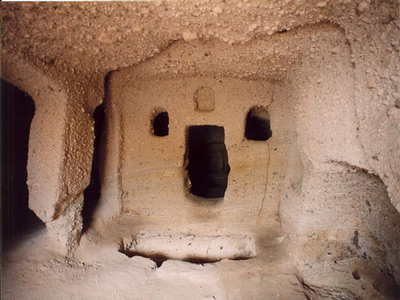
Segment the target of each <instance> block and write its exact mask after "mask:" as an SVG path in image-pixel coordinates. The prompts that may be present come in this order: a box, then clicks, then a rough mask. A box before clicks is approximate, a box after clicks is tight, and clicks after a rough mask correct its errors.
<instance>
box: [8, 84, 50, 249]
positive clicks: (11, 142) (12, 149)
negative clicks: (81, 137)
mask: <svg viewBox="0 0 400 300" xmlns="http://www.w3.org/2000/svg"><path fill="white" fill-rule="evenodd" d="M1 113H2V129H1V134H2V138H1V141H2V145H1V149H2V152H1V153H2V160H1V163H2V172H1V176H2V181H1V185H2V195H1V199H2V200H1V208H2V243H3V249H7V248H9V247H10V246H11V245H12V244H13V242H14V241H15V240H16V239H17V238H18V237H20V236H22V235H24V234H27V233H30V232H32V231H34V230H36V229H38V228H44V223H43V222H42V221H41V220H40V219H39V218H38V217H37V216H36V215H35V213H34V212H33V211H31V210H30V209H29V201H28V199H29V193H28V186H27V184H26V181H27V169H26V167H27V162H28V148H29V147H28V146H29V132H30V126H31V122H32V119H33V116H34V114H35V103H34V101H33V99H32V98H31V97H30V96H29V95H28V94H27V93H25V92H23V91H21V90H20V89H18V88H17V87H15V86H14V85H12V84H10V83H8V82H6V81H4V80H2V81H1Z"/></svg>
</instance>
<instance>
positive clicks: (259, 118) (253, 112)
mask: <svg viewBox="0 0 400 300" xmlns="http://www.w3.org/2000/svg"><path fill="white" fill-rule="evenodd" d="M271 136H272V131H271V123H270V117H269V113H268V111H267V110H266V109H265V108H263V107H260V106H257V107H253V108H252V109H250V111H249V113H248V114H247V118H246V129H245V137H246V138H247V139H248V140H253V141H266V140H268V139H269V138H270V137H271Z"/></svg>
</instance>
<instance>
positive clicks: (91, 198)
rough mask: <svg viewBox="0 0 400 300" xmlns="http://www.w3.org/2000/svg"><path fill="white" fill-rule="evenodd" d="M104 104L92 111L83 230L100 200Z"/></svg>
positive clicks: (91, 218) (86, 228)
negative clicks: (88, 181)
mask: <svg viewBox="0 0 400 300" xmlns="http://www.w3.org/2000/svg"><path fill="white" fill-rule="evenodd" d="M104 110H105V108H104V105H103V104H101V105H99V106H97V107H96V109H95V110H94V112H93V119H94V135H95V137H94V149H93V161H92V171H91V175H90V183H89V185H88V187H87V188H86V189H85V191H84V202H83V209H82V218H83V231H84V232H86V231H87V230H88V228H89V227H90V224H91V223H92V220H93V214H94V210H95V209H96V206H97V204H98V203H99V200H100V195H101V185H100V146H101V142H102V137H103V132H104V129H105V128H104V120H105V119H104V115H105V111H104Z"/></svg>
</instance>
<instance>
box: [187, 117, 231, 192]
mask: <svg viewBox="0 0 400 300" xmlns="http://www.w3.org/2000/svg"><path fill="white" fill-rule="evenodd" d="M188 157H189V164H188V166H187V168H186V169H187V170H188V173H189V178H190V182H191V189H190V192H191V193H192V194H193V195H195V196H199V197H203V198H222V197H224V196H225V191H226V189H227V186H228V175H229V172H230V167H229V163H228V152H227V150H226V146H225V132H224V128H223V127H219V126H211V125H203V126H190V127H189V135H188Z"/></svg>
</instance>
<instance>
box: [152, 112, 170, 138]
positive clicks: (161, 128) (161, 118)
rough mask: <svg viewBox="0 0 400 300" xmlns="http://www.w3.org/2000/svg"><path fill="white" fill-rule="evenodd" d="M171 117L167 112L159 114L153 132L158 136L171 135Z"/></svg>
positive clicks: (155, 119)
mask: <svg viewBox="0 0 400 300" xmlns="http://www.w3.org/2000/svg"><path fill="white" fill-rule="evenodd" d="M168 126H169V116H168V113H167V112H166V111H163V112H160V113H158V114H157V115H156V116H155V117H154V120H153V132H154V135H156V136H167V135H168V133H169V128H168Z"/></svg>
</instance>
